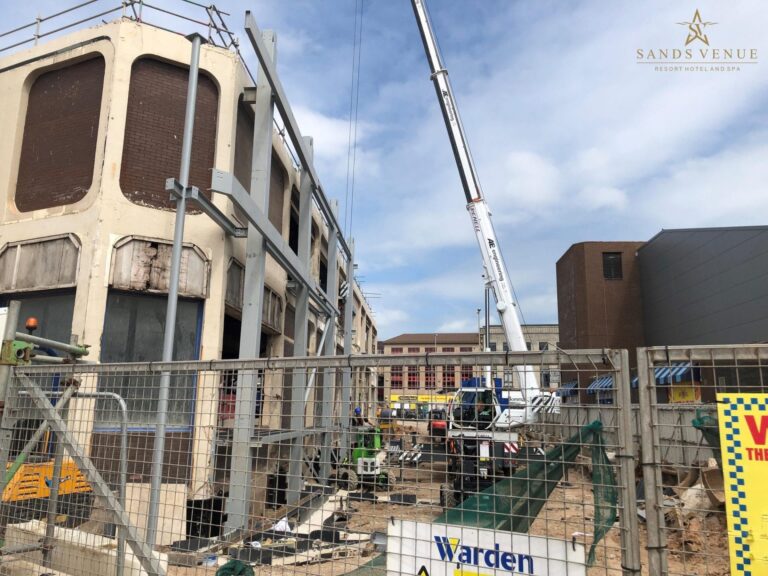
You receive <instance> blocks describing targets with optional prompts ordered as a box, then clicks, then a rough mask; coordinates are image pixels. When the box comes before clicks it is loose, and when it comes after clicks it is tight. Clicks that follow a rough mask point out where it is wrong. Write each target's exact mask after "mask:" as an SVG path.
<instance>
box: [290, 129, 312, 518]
mask: <svg viewBox="0 0 768 576" xmlns="http://www.w3.org/2000/svg"><path fill="white" fill-rule="evenodd" d="M304 141H305V142H306V144H307V149H308V150H309V154H310V157H309V161H310V162H312V153H313V148H312V138H310V137H304ZM311 244H312V181H311V179H310V177H309V170H308V169H307V167H304V168H302V171H301V183H300V185H299V250H298V256H299V261H301V263H302V264H304V265H305V266H306V267H307V270H309V269H310V261H309V260H310V255H311V254H310V252H311V248H312V246H311ZM308 323H309V288H308V287H307V286H304V285H303V284H301V285H300V286H299V289H298V293H297V294H296V315H295V320H294V339H293V355H294V356H307V333H308ZM291 387H292V391H291V430H299V429H303V428H304V427H305V409H306V401H305V393H306V392H305V391H306V389H307V372H306V371H302V370H301V369H294V370H293V375H292V378H291ZM304 439H305V438H304V436H298V437H296V438H294V439H293V442H292V444H291V455H290V461H289V462H288V486H287V488H288V489H287V492H286V500H287V503H288V505H289V506H290V505H291V504H294V503H296V502H297V501H298V500H299V497H300V496H301V489H302V486H303V482H302V477H301V468H302V462H303V460H304Z"/></svg>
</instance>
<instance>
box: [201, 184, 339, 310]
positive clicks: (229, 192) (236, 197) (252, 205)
mask: <svg viewBox="0 0 768 576" xmlns="http://www.w3.org/2000/svg"><path fill="white" fill-rule="evenodd" d="M211 189H212V190H213V191H214V192H218V193H219V194H224V195H225V196H228V197H229V198H230V199H231V200H232V202H233V204H235V206H237V207H238V208H240V210H242V211H243V213H244V214H245V216H246V218H248V222H249V224H250V225H251V226H252V227H253V228H254V230H255V231H256V232H258V233H259V234H261V235H262V236H263V238H264V241H265V244H266V250H267V253H268V254H269V255H270V256H272V257H273V258H274V259H275V260H276V261H277V263H278V264H279V265H280V267H281V268H283V269H284V270H285V271H286V272H287V273H288V275H289V276H291V277H292V278H293V279H294V280H297V281H298V282H301V283H302V285H303V286H306V287H308V288H309V293H310V296H311V297H312V298H313V299H314V300H315V301H317V302H318V304H319V305H320V306H321V307H322V309H323V311H324V312H325V313H326V314H332V313H334V312H335V313H336V314H338V309H337V308H336V305H335V304H334V303H333V302H330V301H329V299H328V298H327V296H326V294H323V292H322V291H320V290H319V289H318V287H317V282H315V280H314V278H312V276H311V275H310V273H309V266H308V265H305V264H304V263H303V262H302V261H301V260H300V258H299V257H298V256H297V255H296V254H294V252H293V250H291V248H290V246H288V243H287V242H286V241H285V239H284V238H283V236H282V234H280V232H278V231H277V229H276V228H275V227H274V225H273V224H272V222H270V221H269V218H268V217H267V210H266V209H264V210H262V209H260V208H259V206H258V203H257V202H254V200H253V198H251V197H250V196H249V195H248V192H246V190H245V188H244V187H243V185H242V184H241V183H240V182H238V181H237V178H235V177H234V175H233V174H230V173H229V172H225V171H223V170H215V169H214V170H213V172H212V174H211ZM251 190H253V187H251Z"/></svg>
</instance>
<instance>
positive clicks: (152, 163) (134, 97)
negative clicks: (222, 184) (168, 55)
mask: <svg viewBox="0 0 768 576" xmlns="http://www.w3.org/2000/svg"><path fill="white" fill-rule="evenodd" d="M188 76H189V71H188V70H187V69H186V68H182V67H180V66H175V65H173V64H169V63H167V62H161V61H159V60H154V59H151V58H140V59H138V60H136V61H135V62H134V63H133V67H132V68H131V84H130V87H129V91H128V110H127V112H126V120H125V139H124V141H123V162H122V168H121V170H120V187H121V188H122V190H123V194H124V195H125V196H126V197H127V198H128V199H129V200H130V201H131V202H134V203H136V204H141V205H144V206H151V207H153V208H162V209H165V210H171V209H173V204H172V203H171V201H170V200H169V194H168V192H167V191H166V190H165V180H166V179H167V178H178V177H179V170H180V167H181V143H182V140H183V136H184V115H185V111H186V104H187V84H188V83H189V82H188V80H189V78H188ZM218 105H219V92H218V89H217V88H216V84H215V83H214V82H213V80H211V79H210V78H209V77H208V76H206V75H205V74H200V77H199V79H198V87H197V103H196V108H195V132H194V140H193V144H192V163H191V167H190V172H189V184H190V186H197V187H198V188H200V190H207V189H208V188H210V185H211V173H210V170H211V168H212V167H213V162H214V153H215V147H216V119H217V111H218ZM206 194H208V193H207V192H206Z"/></svg>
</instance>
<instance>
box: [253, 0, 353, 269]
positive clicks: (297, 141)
mask: <svg viewBox="0 0 768 576" xmlns="http://www.w3.org/2000/svg"><path fill="white" fill-rule="evenodd" d="M245 32H246V34H248V39H249V40H250V41H251V45H252V46H253V49H254V51H255V52H256V57H257V58H258V59H259V65H260V68H259V78H261V77H262V75H263V76H264V77H266V81H267V82H268V83H269V86H270V88H271V89H272V92H274V95H275V105H276V106H277V109H278V111H279V112H280V116H282V118H283V121H284V122H285V129H286V131H287V132H288V136H289V137H290V139H291V142H292V143H293V146H294V148H295V149H296V154H298V156H299V162H301V166H302V168H304V169H305V170H307V172H308V173H309V177H310V178H311V179H312V184H313V185H314V187H315V189H316V192H317V193H316V194H315V198H316V199H317V202H318V204H319V206H320V210H321V211H322V213H323V215H324V216H325V218H326V219H327V220H328V227H329V228H331V229H332V230H335V231H337V232H338V231H339V230H340V228H339V224H338V221H337V219H336V213H335V212H334V210H333V209H332V207H331V205H330V204H329V202H328V198H326V196H325V193H324V192H323V187H322V186H321V185H320V179H319V178H318V176H317V173H316V172H315V168H314V166H313V164H312V154H311V152H310V151H309V149H308V147H307V144H306V142H305V141H304V138H303V137H302V135H301V130H300V129H299V124H298V122H296V118H295V117H294V115H293V110H291V105H290V103H289V102H288V97H287V96H286V94H285V90H284V89H283V85H282V83H281V82H280V78H279V77H278V76H277V71H276V69H275V64H274V62H273V59H272V58H271V57H270V55H269V50H268V47H267V45H266V44H265V42H264V40H263V39H262V35H261V32H260V31H259V27H258V26H257V25H256V20H255V19H254V18H253V15H252V14H251V12H250V11H247V12H246V13H245ZM338 241H339V243H340V244H341V247H342V249H343V251H344V254H345V255H346V256H347V257H349V247H348V246H347V243H346V241H345V240H344V237H343V236H341V235H339V236H338Z"/></svg>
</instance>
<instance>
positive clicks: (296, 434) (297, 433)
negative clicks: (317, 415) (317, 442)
mask: <svg viewBox="0 0 768 576" xmlns="http://www.w3.org/2000/svg"><path fill="white" fill-rule="evenodd" d="M338 431H339V428H338V427H337V426H329V427H328V428H306V427H304V428H300V429H298V430H283V431H281V432H271V433H269V434H265V435H264V436H256V437H255V438H253V439H252V440H251V447H252V448H261V447H262V446H266V445H268V444H277V443H278V442H284V441H285V440H294V439H296V438H304V437H306V436H311V435H312V434H332V433H334V432H338Z"/></svg>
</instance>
